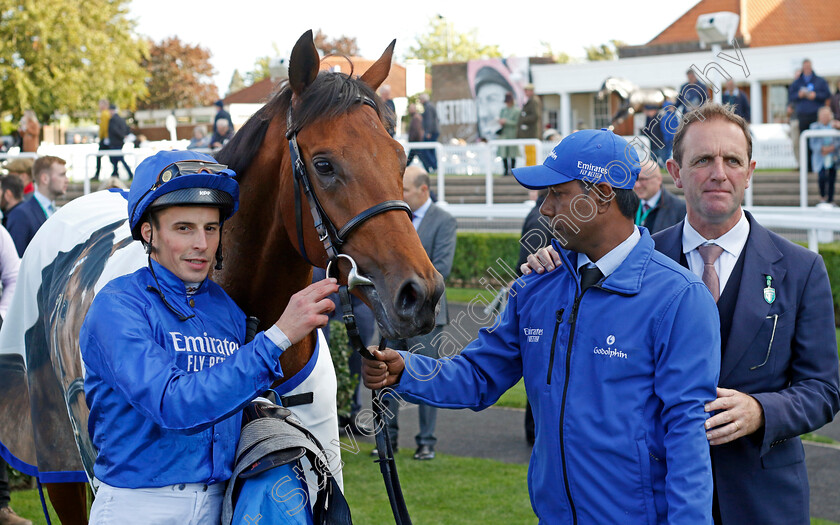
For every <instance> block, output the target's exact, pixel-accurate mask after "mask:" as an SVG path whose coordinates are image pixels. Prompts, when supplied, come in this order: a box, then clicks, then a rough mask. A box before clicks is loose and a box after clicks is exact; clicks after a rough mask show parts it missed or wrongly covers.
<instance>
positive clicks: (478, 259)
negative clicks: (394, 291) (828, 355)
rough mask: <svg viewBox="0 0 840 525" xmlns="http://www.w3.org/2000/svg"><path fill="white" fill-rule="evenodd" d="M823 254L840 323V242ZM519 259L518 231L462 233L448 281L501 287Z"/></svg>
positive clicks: (466, 285)
mask: <svg viewBox="0 0 840 525" xmlns="http://www.w3.org/2000/svg"><path fill="white" fill-rule="evenodd" d="M820 254H821V255H822V257H823V260H824V261H825V266H826V268H827V269H828V278H829V281H830V282H831V293H832V296H833V297H834V319H835V324H837V326H840V243H830V244H821V245H820ZM499 259H501V260H502V261H503V263H501V262H499ZM518 259H519V235H518V234H516V233H480V232H458V244H457V246H456V248H455V260H454V262H453V264H452V273H450V275H449V278H448V279H447V281H446V284H447V286H453V287H456V288H486V287H487V286H488V285H490V286H492V287H499V286H501V285H502V284H506V283H508V282H510V281H511V279H512V276H511V275H510V271H515V269H516V262H517V260H518Z"/></svg>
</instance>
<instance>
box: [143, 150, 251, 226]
mask: <svg viewBox="0 0 840 525" xmlns="http://www.w3.org/2000/svg"><path fill="white" fill-rule="evenodd" d="M235 176H236V173H234V172H233V170H230V169H228V167H227V166H225V165H223V164H219V163H217V162H216V159H214V158H213V157H211V156H210V155H206V154H204V153H197V152H192V151H160V152H158V153H156V154H154V155H152V156H151V157H148V158H147V159H145V160H143V162H141V163H140V165H139V166H137V169H136V170H135V175H134V182H133V183H132V184H131V190H130V191H129V193H128V223H129V225H130V226H131V236H132V237H134V239H136V240H138V241H139V240H142V237H141V235H140V225H141V224H142V223H143V222H144V216H145V215H146V212H147V211H152V210H155V209H160V208H165V207H169V206H208V207H214V208H219V210H220V211H221V217H220V221H221V222H224V221H225V220H227V219H229V218H230V216H231V215H233V214H234V213H235V212H236V210H237V209H238V208H239V184H237V182H236V180H234V177H235Z"/></svg>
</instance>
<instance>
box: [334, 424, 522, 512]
mask: <svg viewBox="0 0 840 525" xmlns="http://www.w3.org/2000/svg"><path fill="white" fill-rule="evenodd" d="M345 441H346V440H345ZM358 445H359V447H360V449H361V450H360V451H359V452H358V453H356V454H353V453H350V452H348V451H347V450H348V448H345V449H344V451H342V453H341V459H342V461H344V462H345V464H344V467H343V469H342V473H343V474H344V493H345V496H346V497H347V502H348V503H349V504H350V511H351V512H352V514H353V522H354V523H393V521H394V517H393V514H391V507H390V505H389V504H388V496H387V494H386V493H385V487H384V485H383V483H382V476H381V474H380V473H379V467H378V466H377V465H376V464H375V463H374V458H372V457H370V455H369V452H370V450H371V448H372V445H370V444H367V443H361V442H359V443H358ZM412 453H413V451H409V450H401V451H399V452H398V453H397V454H396V461H397V471H398V472H399V475H400V484H401V485H402V489H403V494H404V495H405V502H406V506H407V507H408V512H409V514H410V515H411V519H412V521H413V522H414V523H435V524H441V525H448V524H453V525H454V524H457V525H463V524H473V523H475V524H479V523H480V524H485V523H517V524H520V523H522V524H525V523H529V524H536V523H537V518H536V517H535V516H534V512H533V511H532V510H531V504H530V502H529V499H528V485H527V472H528V467H527V465H511V464H508V463H502V462H500V461H494V460H489V459H477V458H462V457H456V456H450V455H447V454H441V453H438V454H437V457H436V458H435V460H434V461H414V460H413V459H411V455H412Z"/></svg>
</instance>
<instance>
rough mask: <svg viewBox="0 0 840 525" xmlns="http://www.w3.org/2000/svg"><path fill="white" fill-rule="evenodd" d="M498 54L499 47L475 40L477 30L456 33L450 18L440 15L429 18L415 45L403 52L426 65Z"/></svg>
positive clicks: (500, 54)
mask: <svg viewBox="0 0 840 525" xmlns="http://www.w3.org/2000/svg"><path fill="white" fill-rule="evenodd" d="M500 56H502V53H501V51H499V46H496V45H483V44H480V43H479V42H478V31H477V30H476V29H472V30H470V31H468V32H466V33H461V32H458V31H456V30H455V28H454V27H453V26H452V24H451V23H449V21H447V20H446V19H445V18H441V17H439V16H438V17H432V18H430V19H429V27H428V31H427V32H426V33H425V34H422V35H419V36H417V37H416V42H415V44H414V45H413V46H410V47H409V48H408V52H407V53H406V57H407V58H419V59H422V60H425V61H426V64H427V65H431V64H438V63H445V62H466V61H468V60H473V59H478V58H496V57H500Z"/></svg>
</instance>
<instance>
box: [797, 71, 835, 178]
mask: <svg viewBox="0 0 840 525" xmlns="http://www.w3.org/2000/svg"><path fill="white" fill-rule="evenodd" d="M830 96H831V92H830V91H829V90H828V82H826V81H825V79H824V78H822V77H821V76H819V75H817V74H816V73H814V68H813V66H812V65H811V61H810V60H808V59H807V58H806V59H805V60H803V61H802V72H801V73H800V74H799V76H797V77H796V78H795V79H794V81H793V83H792V84H791V85H790V88H789V89H788V101H789V102H790V103H791V104H793V112H794V113H795V114H796V118H797V120H799V132H800V133H802V132H803V131H805V130H806V129H808V128H810V127H811V124H813V123H814V122H816V121H817V111H818V110H819V109H820V107H822V106H824V105H825V101H826V100H828V97H830ZM807 153H808V154H807V155H806V161H805V162H807V163H808V171H817V170H818V169H819V167H816V166H813V165H811V158H812V154H811V147H810V146H808V152H807Z"/></svg>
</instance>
